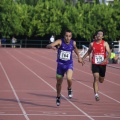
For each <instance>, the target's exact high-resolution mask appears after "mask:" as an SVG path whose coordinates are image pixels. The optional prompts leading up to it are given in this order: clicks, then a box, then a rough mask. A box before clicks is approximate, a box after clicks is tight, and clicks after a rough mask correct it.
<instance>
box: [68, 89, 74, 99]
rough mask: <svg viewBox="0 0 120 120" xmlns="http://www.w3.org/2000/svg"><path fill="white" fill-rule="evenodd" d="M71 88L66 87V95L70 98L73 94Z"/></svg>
mask: <svg viewBox="0 0 120 120" xmlns="http://www.w3.org/2000/svg"><path fill="white" fill-rule="evenodd" d="M72 92H73V91H72V89H68V97H69V98H72V97H73V94H72Z"/></svg>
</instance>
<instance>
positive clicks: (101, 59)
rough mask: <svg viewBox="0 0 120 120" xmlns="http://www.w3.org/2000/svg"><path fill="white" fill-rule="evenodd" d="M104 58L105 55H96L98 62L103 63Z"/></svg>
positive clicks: (96, 61)
mask: <svg viewBox="0 0 120 120" xmlns="http://www.w3.org/2000/svg"><path fill="white" fill-rule="evenodd" d="M103 60H104V56H103V55H95V63H96V64H101V63H102V62H103Z"/></svg>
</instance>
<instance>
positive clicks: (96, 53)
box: [92, 40, 107, 65]
mask: <svg viewBox="0 0 120 120" xmlns="http://www.w3.org/2000/svg"><path fill="white" fill-rule="evenodd" d="M104 43H105V41H104V40H102V41H101V42H100V43H97V42H96V41H94V42H93V51H92V64H96V65H106V64H107V62H106V63H104V64H103V63H102V61H103V60H104V59H105V58H106V49H105V47H104Z"/></svg>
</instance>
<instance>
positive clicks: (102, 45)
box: [83, 30, 111, 101]
mask: <svg viewBox="0 0 120 120" xmlns="http://www.w3.org/2000/svg"><path fill="white" fill-rule="evenodd" d="M103 36H104V33H103V31H102V30H99V31H98V32H97V34H96V41H93V42H91V43H90V45H89V50H88V52H87V53H86V54H85V55H84V56H83V59H85V58H86V57H87V56H88V55H90V53H91V52H92V73H93V77H94V82H93V88H94V93H95V99H96V101H99V99H100V98H99V95H98V81H99V82H100V83H103V81H104V78H105V73H106V64H107V63H108V59H109V58H110V54H111V52H110V47H109V45H108V43H107V42H106V41H104V40H103ZM106 52H107V54H106Z"/></svg>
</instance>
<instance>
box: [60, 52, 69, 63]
mask: <svg viewBox="0 0 120 120" xmlns="http://www.w3.org/2000/svg"><path fill="white" fill-rule="evenodd" d="M70 55H71V52H69V51H62V50H61V52H60V59H61V60H65V61H67V60H70Z"/></svg>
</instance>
